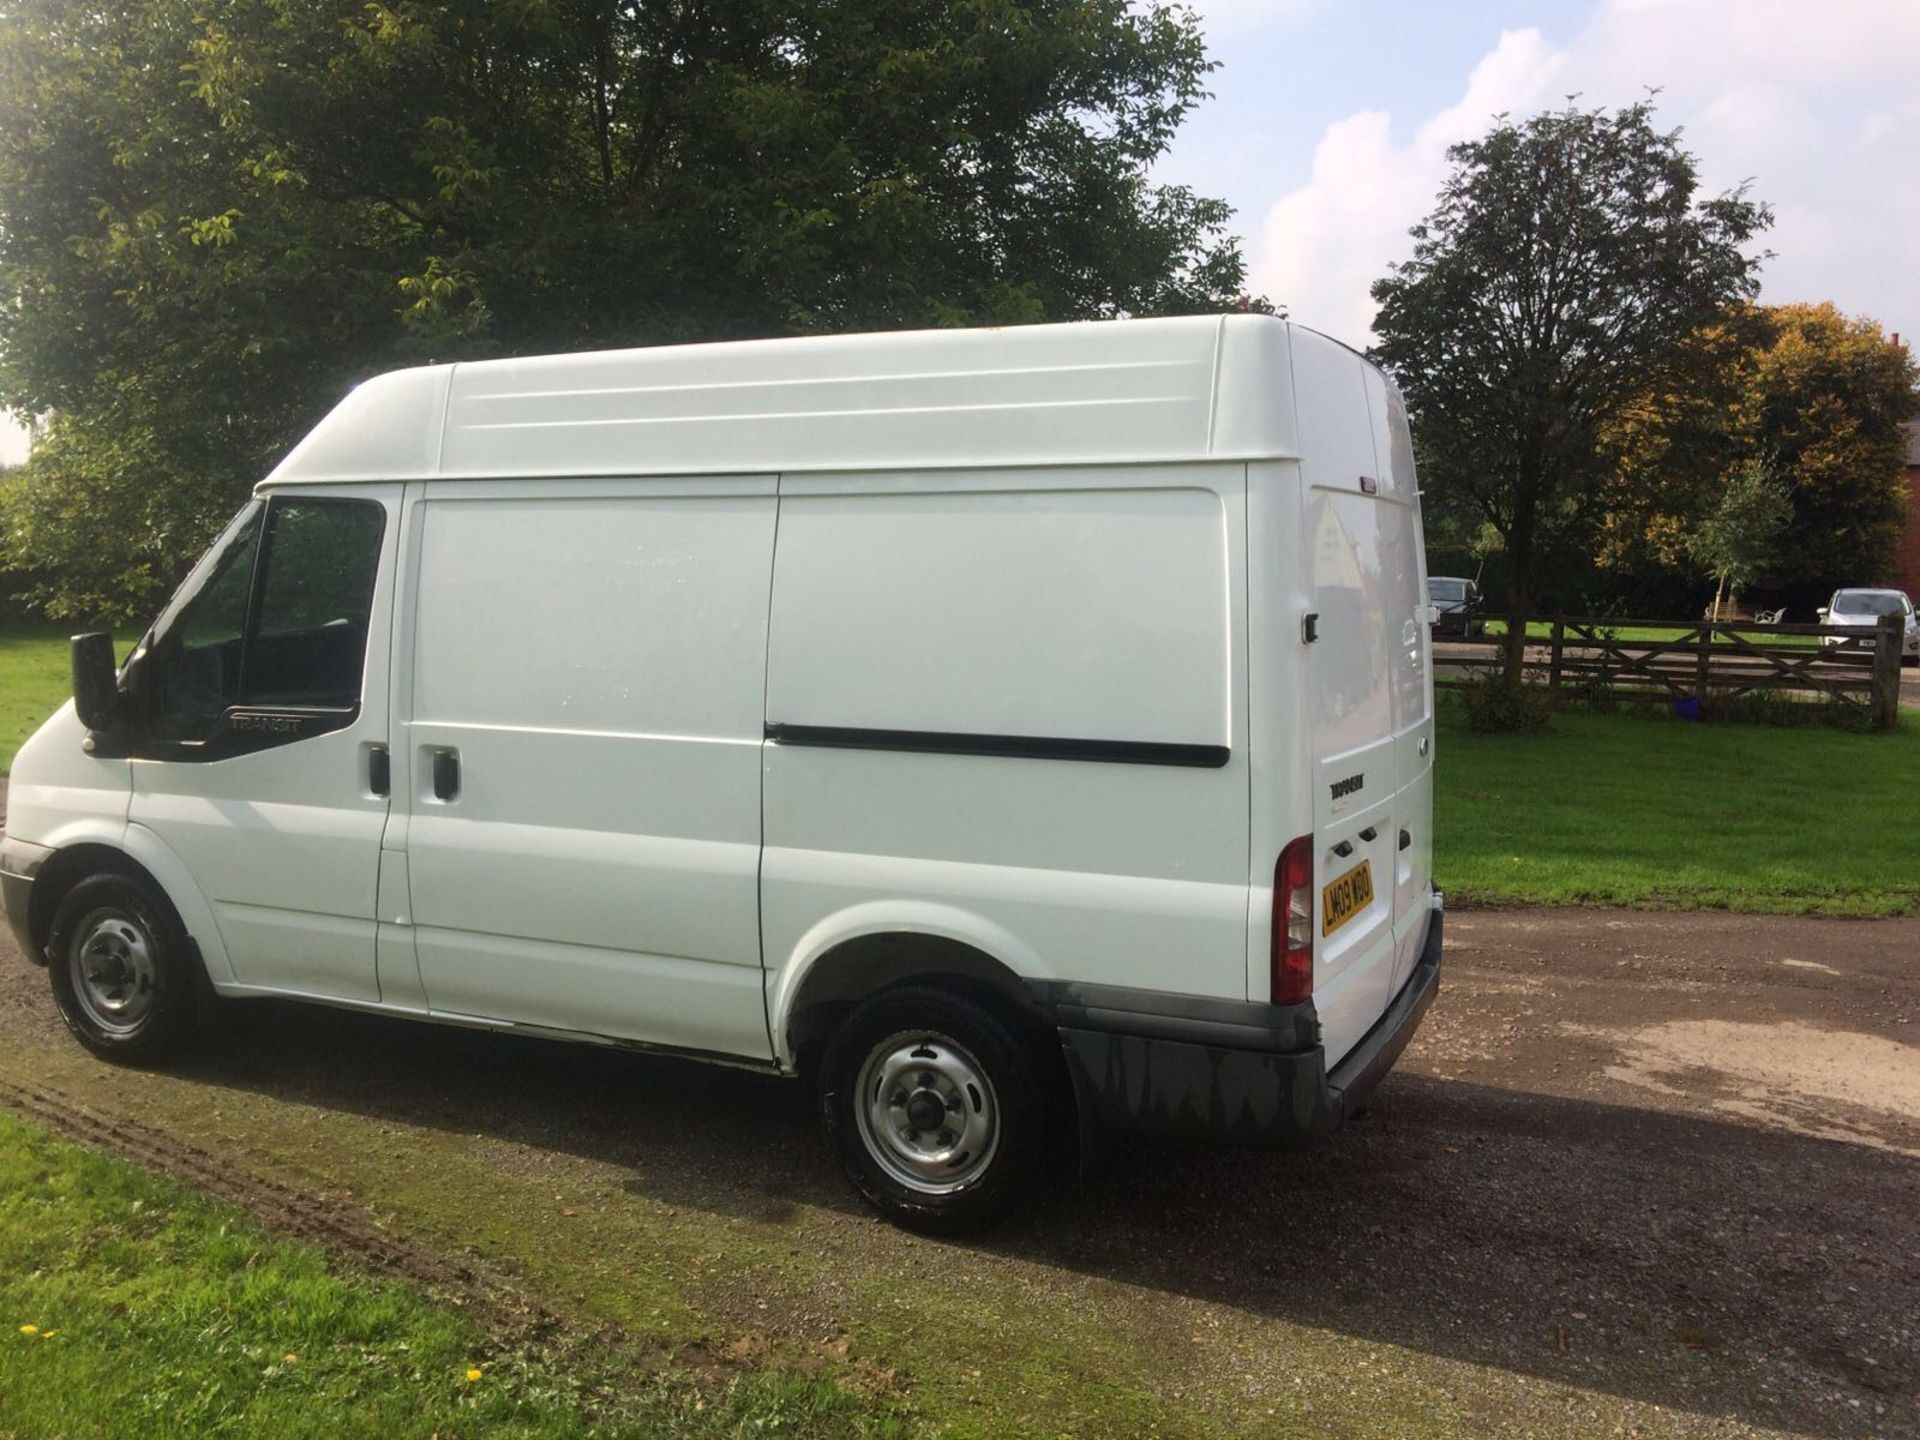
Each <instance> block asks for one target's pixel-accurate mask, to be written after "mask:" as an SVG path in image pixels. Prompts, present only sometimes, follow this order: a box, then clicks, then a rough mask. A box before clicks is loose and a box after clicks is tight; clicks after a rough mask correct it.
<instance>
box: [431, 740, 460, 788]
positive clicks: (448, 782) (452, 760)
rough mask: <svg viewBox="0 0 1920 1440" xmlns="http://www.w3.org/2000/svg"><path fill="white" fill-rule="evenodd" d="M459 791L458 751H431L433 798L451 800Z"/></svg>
mask: <svg viewBox="0 0 1920 1440" xmlns="http://www.w3.org/2000/svg"><path fill="white" fill-rule="evenodd" d="M459 793H460V752H459V751H458V750H436V751H434V752H433V798H434V799H436V800H452V799H454V798H455V797H456V796H458V795H459Z"/></svg>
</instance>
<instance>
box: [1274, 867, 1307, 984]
mask: <svg viewBox="0 0 1920 1440" xmlns="http://www.w3.org/2000/svg"><path fill="white" fill-rule="evenodd" d="M1271 963H1272V967H1273V1003H1274V1004H1276V1005H1298V1004H1300V1003H1301V1002H1302V1001H1303V1000H1308V999H1311V998H1312V996H1313V837H1312V836H1311V835H1302V836H1301V837H1300V838H1299V839H1298V840H1292V841H1289V842H1288V843H1287V848H1286V849H1284V850H1282V851H1281V852H1280V863H1279V864H1277V865H1275V866H1274V867H1273V958H1272V962H1271Z"/></svg>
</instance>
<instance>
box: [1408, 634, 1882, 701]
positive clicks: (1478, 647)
mask: <svg viewBox="0 0 1920 1440" xmlns="http://www.w3.org/2000/svg"><path fill="white" fill-rule="evenodd" d="M1486 618H1487V622H1488V623H1489V624H1497V625H1499V626H1501V627H1502V628H1504V626H1505V623H1506V622H1505V621H1503V620H1501V619H1500V618H1499V617H1498V616H1488V617H1486ZM1532 624H1533V625H1535V626H1543V627H1545V628H1546V630H1547V633H1546V634H1545V635H1544V636H1541V635H1530V636H1529V638H1528V640H1527V649H1526V664H1527V670H1528V672H1529V678H1530V679H1532V680H1535V681H1536V682H1538V683H1542V684H1545V685H1546V686H1547V688H1548V690H1549V691H1550V692H1551V693H1552V695H1553V697H1554V699H1555V700H1556V701H1557V700H1559V699H1560V698H1561V697H1562V696H1563V695H1567V694H1574V695H1580V694H1591V693H1594V692H1601V691H1604V692H1606V693H1610V694H1615V695H1655V696H1663V697H1666V698H1669V699H1673V700H1681V699H1686V698H1692V699H1694V700H1697V701H1700V702H1701V703H1702V704H1704V703H1706V702H1707V701H1708V700H1709V699H1716V698H1717V699H1731V698H1736V697H1739V696H1742V695H1752V694H1756V693H1761V692H1769V691H1770V692H1791V693H1798V694H1809V695H1819V696H1824V697H1827V698H1829V699H1831V700H1833V701H1835V702H1837V703H1839V704H1844V705H1850V706H1855V707H1857V708H1859V709H1860V710H1861V711H1862V712H1864V714H1865V716H1866V717H1867V718H1868V719H1869V720H1870V721H1871V722H1872V724H1873V725H1874V726H1876V727H1878V728H1882V729H1884V728H1887V727H1890V726H1892V725H1893V723H1894V721H1895V719H1896V718H1897V717H1898V714H1899V707H1900V652H1901V641H1902V640H1903V639H1904V636H1903V633H1902V630H1901V621H1900V618H1899V617H1898V616H1887V617H1884V618H1883V619H1882V621H1881V623H1880V625H1879V627H1878V628H1877V629H1875V630H1862V629H1858V628H1845V627H1841V626H1835V625H1764V626H1762V625H1753V624H1718V625H1716V624H1709V623H1705V622H1693V623H1688V622H1684V621H1682V622H1674V623H1671V624H1669V623H1667V622H1663V621H1658V620H1598V619H1576V618H1572V617H1568V616H1555V617H1553V618H1551V619H1540V620H1535V621H1533V622H1532ZM1644 630H1671V631H1672V632H1674V633H1673V634H1672V635H1671V636H1666V637H1662V638H1659V639H1638V640H1623V639H1621V638H1620V635H1621V633H1622V632H1633V631H1644ZM1827 637H1831V638H1833V639H1834V640H1836V641H1842V642H1845V643H1843V644H1832V645H1828V644H1822V643H1821V642H1822V640H1823V639H1825V638H1827ZM1505 645H1506V637H1505V635H1503V634H1481V635H1474V636H1468V637H1465V638H1461V637H1457V636H1455V637H1446V638H1442V637H1439V636H1435V637H1434V642H1433V658H1434V679H1435V681H1436V683H1438V684H1442V685H1444V684H1448V683H1458V682H1459V681H1461V680H1464V679H1467V678H1469V677H1471V676H1474V675H1477V674H1480V673H1482V672H1484V671H1487V670H1490V669H1497V668H1498V667H1499V665H1500V662H1501V653H1502V651H1503V649H1504V647H1505Z"/></svg>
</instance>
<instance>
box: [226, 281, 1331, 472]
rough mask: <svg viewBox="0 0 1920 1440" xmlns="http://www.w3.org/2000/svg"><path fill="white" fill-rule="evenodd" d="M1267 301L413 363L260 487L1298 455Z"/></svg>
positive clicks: (1323, 356)
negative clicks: (1128, 316)
mask: <svg viewBox="0 0 1920 1440" xmlns="http://www.w3.org/2000/svg"><path fill="white" fill-rule="evenodd" d="M1336 357H1338V358H1337V363H1339V364H1342V365H1351V364H1352V363H1353V361H1352V357H1351V354H1350V352H1348V351H1347V350H1346V349H1345V347H1342V346H1339V345H1337V344H1336V343H1335V342H1334V341H1331V340H1328V339H1327V338H1326V337H1324V336H1321V335H1318V334H1316V333H1315V332H1313V331H1311V330H1307V329H1305V328H1304V327H1302V326H1297V325H1293V324H1291V323H1289V322H1287V321H1284V320H1278V319H1275V318H1273V317H1271V316H1261V315H1226V316H1193V317H1187V318H1180V319H1169V320H1118V321H1095V322H1088V323H1082V324H1073V325H1032V326H1020V327H1014V328H1006V329H982V330H919V331H904V332H893V333H888V334H875V335H841V336H827V337H820V338H807V339H794V340H752V341H739V342H732V343H727V344H711V345H676V346H662V347H658V348H654V349H648V350H613V351H599V352H593V353H587V354H576V355H552V356H544V357H539V358H530V359H515V360H486V361H480V362H475V363H463V364H457V365H436V366H428V367H425V368H421V369H413V370H399V371H394V372H392V373H390V374H386V375H381V376H379V377H377V378H375V379H372V380H369V381H367V382H366V383H365V384H363V385H361V386H359V387H358V388H357V389H355V390H354V391H352V393H350V394H349V395H348V396H347V397H346V398H345V399H344V400H342V401H341V402H340V404H339V405H338V406H337V407H336V408H335V409H334V410H333V412H332V413H331V414H329V415H328V416H327V417H326V418H325V419H324V420H322V421H321V422H320V424H319V425H317V426H316V427H315V428H314V430H313V431H312V432H311V433H310V434H309V435H308V436H307V437H306V438H305V439H304V440H302V441H301V442H300V443H299V445H297V446H296V447H295V448H294V449H293V451H292V452H291V453H290V454H288V456H287V457H286V459H284V460H283V461H281V463H280V465H279V466H278V467H277V468H276V469H275V470H274V472H273V473H272V474H271V475H269V476H268V477H267V479H266V480H265V481H264V482H263V484H265V485H287V484H307V483H312V482H347V481H364V480H413V479H426V478H430V477H458V478H500V477H512V476H534V475H573V476H591V475H650V474H652V475H669V474H677V475H685V474H703V473H704V474H752V473H769V472H774V471H785V472H794V471H800V470H814V471H819V470H877V469H879V470H883V469H889V468H908V467H911V468H913V469H927V468H930V467H961V466H972V465H1006V464H1015V463H1026V464H1095V463H1101V462H1139V461H1178V460H1212V459H1253V458H1266V457H1283V458H1284V457H1292V456H1295V455H1297V454H1298V448H1297V444H1296V433H1297V432H1296V429H1295V424H1294V404H1293V369H1294V367H1295V366H1296V365H1302V366H1304V365H1322V364H1332V363H1336Z"/></svg>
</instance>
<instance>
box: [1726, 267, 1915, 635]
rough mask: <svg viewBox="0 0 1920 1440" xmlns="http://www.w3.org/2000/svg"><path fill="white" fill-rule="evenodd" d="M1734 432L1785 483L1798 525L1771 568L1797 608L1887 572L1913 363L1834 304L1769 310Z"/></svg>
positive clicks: (1742, 386)
mask: <svg viewBox="0 0 1920 1440" xmlns="http://www.w3.org/2000/svg"><path fill="white" fill-rule="evenodd" d="M1764 313H1765V316H1766V320H1767V327H1768V331H1769V338H1768V339H1767V340H1766V341H1765V342H1764V343H1763V344H1761V345H1759V346H1757V347H1756V348H1755V349H1754V350H1753V351H1752V352H1751V353H1750V355H1749V356H1748V357H1747V360H1746V363H1745V364H1743V365H1742V366H1741V368H1740V371H1739V388H1738V394H1737V398H1736V399H1735V401H1734V404H1733V410H1732V415H1731V418H1730V421H1729V425H1728V430H1729V433H1730V434H1732V435H1733V437H1734V439H1735V442H1736V444H1737V446H1738V447H1739V449H1740V451H1741V452H1742V453H1744V454H1746V455H1748V456H1752V457H1759V458H1764V459H1765V460H1766V461H1767V462H1768V463H1769V464H1770V465H1771V466H1772V468H1773V469H1774V470H1775V471H1776V472H1777V473H1778V474H1779V476H1780V478H1781V479H1782V480H1783V481H1785V482H1786V485H1787V488H1788V493H1789V496H1790V498H1791V502H1792V508H1793V514H1792V520H1791V523H1789V524H1788V525H1787V527H1786V528H1785V530H1784V531H1783V533H1782V534H1781V537H1780V544H1779V546H1778V549H1777V552H1776V554H1775V555H1774V557H1773V561H1772V563H1771V564H1770V565H1769V566H1768V567H1767V572H1768V577H1769V578H1770V579H1771V580H1773V581H1774V582H1775V583H1776V584H1778V585H1781V586H1783V587H1785V588H1787V589H1788V590H1789V591H1790V593H1792V594H1793V595H1794V596H1795V597H1796V603H1799V604H1812V603H1815V598H1816V597H1824V596H1825V595H1826V594H1827V593H1828V592H1829V591H1831V590H1833V589H1834V588H1836V587H1837V586H1841V585H1865V584H1871V583H1872V582H1873V581H1875V580H1877V579H1879V578H1880V577H1881V576H1882V575H1883V574H1884V573H1885V571H1886V568H1887V565H1888V562H1889V561H1890V560H1891V558H1892V555H1893V548H1894V545H1895V544H1896V543H1897V542H1898V540H1899V536H1900V527H1901V525H1902V524H1903V523H1904V522H1905V520H1906V515H1907V487H1906V468H1905V451H1904V436H1903V432H1902V426H1903V425H1904V424H1905V423H1906V421H1908V420H1910V419H1912V418H1913V417H1914V415H1915V414H1916V413H1920V395H1916V394H1915V385H1916V383H1920V371H1917V370H1916V368H1915V366H1914V362H1913V357H1912V356H1911V355H1909V354H1908V353H1907V351H1906V349H1905V348H1904V347H1902V346H1900V345H1896V344H1895V343H1893V342H1892V341H1891V340H1889V339H1888V338H1887V336H1886V334H1885V332H1884V331H1882V330H1881V328H1880V327H1879V326H1878V325H1877V324H1875V323H1874V322H1873V321H1871V320H1866V319H1856V318H1849V317H1847V316H1845V315H1842V314H1841V313H1840V312H1839V311H1838V310H1837V309H1835V308H1834V307H1833V306H1832V305H1831V304H1821V305H1775V306H1770V307H1767V308H1766V310H1765V312H1764Z"/></svg>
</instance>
